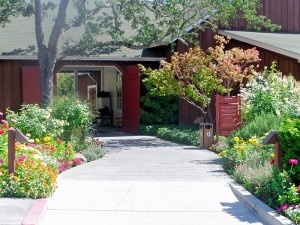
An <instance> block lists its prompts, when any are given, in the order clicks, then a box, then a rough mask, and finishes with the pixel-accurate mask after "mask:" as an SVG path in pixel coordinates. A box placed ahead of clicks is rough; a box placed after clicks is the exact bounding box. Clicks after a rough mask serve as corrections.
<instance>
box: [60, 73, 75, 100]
mask: <svg viewBox="0 0 300 225" xmlns="http://www.w3.org/2000/svg"><path fill="white" fill-rule="evenodd" d="M74 91H75V87H74V77H73V76H72V75H71V74H68V73H63V74H58V75H57V90H56V94H57V96H64V95H68V96H69V95H72V94H73V93H74Z"/></svg>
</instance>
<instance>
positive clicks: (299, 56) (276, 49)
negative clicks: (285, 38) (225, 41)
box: [218, 30, 300, 61]
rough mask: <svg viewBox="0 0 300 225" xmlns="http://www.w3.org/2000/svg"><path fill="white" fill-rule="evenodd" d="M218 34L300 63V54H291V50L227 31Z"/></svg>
mask: <svg viewBox="0 0 300 225" xmlns="http://www.w3.org/2000/svg"><path fill="white" fill-rule="evenodd" d="M218 34H220V35H223V36H229V37H231V38H232V39H234V40H237V41H241V42H244V43H247V44H250V45H253V46H255V47H259V48H263V49H266V50H269V51H272V52H275V53H278V54H281V55H284V56H288V57H290V58H293V59H297V60H298V61H300V54H297V53H295V52H291V51H289V50H286V49H283V48H280V47H277V46H274V45H270V44H267V43H263V42H260V41H257V40H253V39H251V38H247V37H243V36H239V35H237V34H234V33H232V32H230V31H227V30H218Z"/></svg>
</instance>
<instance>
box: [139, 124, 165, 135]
mask: <svg viewBox="0 0 300 225" xmlns="http://www.w3.org/2000/svg"><path fill="white" fill-rule="evenodd" d="M161 127H164V126H163V125H139V127H138V130H137V133H138V134H140V135H150V136H157V130H158V129H159V128H161Z"/></svg>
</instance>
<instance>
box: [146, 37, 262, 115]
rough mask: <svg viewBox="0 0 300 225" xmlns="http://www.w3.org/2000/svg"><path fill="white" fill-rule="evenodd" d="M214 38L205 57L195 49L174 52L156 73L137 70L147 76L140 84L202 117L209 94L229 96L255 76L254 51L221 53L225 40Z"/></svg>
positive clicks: (199, 50)
mask: <svg viewBox="0 0 300 225" xmlns="http://www.w3.org/2000/svg"><path fill="white" fill-rule="evenodd" d="M215 38H216V40H217V45H216V47H215V48H210V49H209V50H208V53H205V52H204V51H203V50H201V48H200V47H195V48H190V50H189V52H187V53H184V54H178V53H177V52H175V53H174V55H173V56H172V57H171V62H170V63H168V62H166V61H162V63H161V65H162V68H161V69H159V70H152V69H145V68H144V67H143V66H141V70H142V72H143V73H145V74H147V75H148V77H147V78H145V79H144V81H149V82H151V83H152V84H153V85H154V88H153V89H152V90H151V91H152V93H155V94H157V95H160V96H165V95H175V96H178V97H180V98H182V99H184V100H186V101H187V102H188V103H190V104H192V105H194V106H196V107H197V108H199V109H200V110H201V111H202V112H203V113H205V111H204V108H205V107H206V106H207V105H208V104H209V103H210V101H211V95H212V93H213V92H221V93H228V94H229V92H230V91H231V90H232V89H233V88H234V87H236V86H238V85H239V84H241V83H243V82H244V81H245V80H246V79H248V78H250V77H251V76H252V75H253V73H254V72H255V71H254V66H253V63H256V62H259V58H258V51H257V50H255V49H254V48H253V49H248V50H242V49H240V48H233V49H230V50H225V44H227V43H228V42H229V40H228V39H227V40H226V39H225V38H224V37H221V36H216V37H215Z"/></svg>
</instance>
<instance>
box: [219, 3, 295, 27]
mask: <svg viewBox="0 0 300 225" xmlns="http://www.w3.org/2000/svg"><path fill="white" fill-rule="evenodd" d="M261 3H262V8H260V9H259V14H260V15H264V16H266V17H267V18H268V19H270V20H271V21H272V22H273V23H275V24H278V25H281V26H282V32H292V33H298V32H300V0H261ZM231 26H232V27H231V29H235V30H245V29H246V22H245V21H244V20H235V21H232V23H231ZM221 28H223V29H224V28H225V27H222V26H221Z"/></svg>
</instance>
